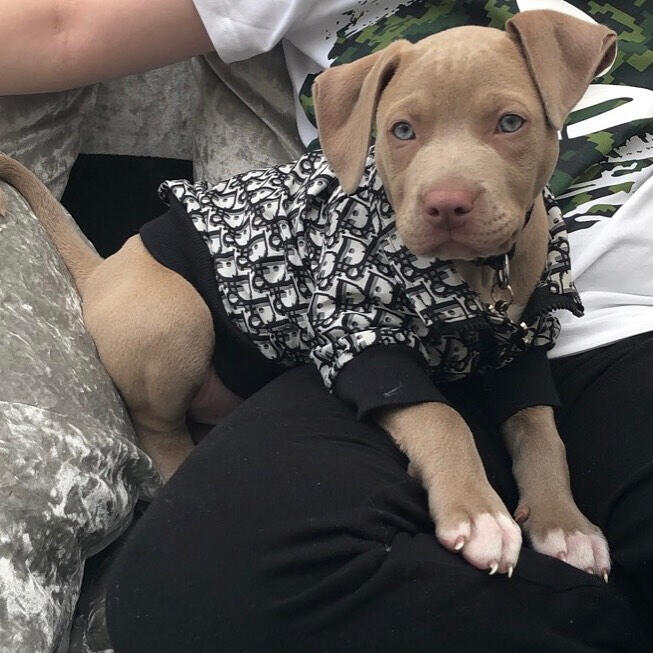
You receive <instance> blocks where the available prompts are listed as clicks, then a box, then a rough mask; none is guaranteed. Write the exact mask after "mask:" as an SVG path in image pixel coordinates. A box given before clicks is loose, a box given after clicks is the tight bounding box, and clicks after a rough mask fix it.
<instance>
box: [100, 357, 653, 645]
mask: <svg viewBox="0 0 653 653" xmlns="http://www.w3.org/2000/svg"><path fill="white" fill-rule="evenodd" d="M468 419H470V421H471V422H474V421H475V416H474V415H468ZM475 426H476V427H478V425H475ZM477 430H478V428H477ZM497 441H498V439H494V435H493V434H489V435H488V437H486V439H485V441H484V442H482V443H481V449H482V450H486V451H491V452H492V453H491V455H489V456H486V457H485V458H486V464H487V466H488V467H489V468H490V469H489V476H490V477H491V478H492V479H493V480H494V481H495V482H496V485H497V488H498V489H499V490H500V491H501V489H502V488H503V487H504V486H505V488H506V489H507V491H508V492H509V493H510V492H511V490H510V485H511V481H510V468H509V463H508V461H507V458H505V453H503V452H502V451H501V448H500V447H497V448H495V447H494V445H493V442H494V443H496V442H497ZM406 462H407V461H406V459H405V457H404V456H403V455H402V454H401V453H400V452H399V451H398V450H397V448H396V447H395V446H394V444H393V443H392V442H391V441H390V439H389V438H388V436H387V435H386V434H384V433H383V432H382V431H381V430H380V429H378V428H376V427H373V426H371V425H367V424H361V423H358V422H356V421H355V418H354V416H353V413H352V411H350V409H349V408H347V407H346V406H344V405H343V404H342V403H341V402H339V401H338V400H336V399H335V398H333V397H330V396H328V395H327V394H326V392H325V391H324V389H323V387H322V384H321V381H320V379H319V376H318V375H317V373H316V372H315V371H314V370H313V369H311V368H302V369H297V370H293V371H292V372H289V373H287V374H285V375H283V376H282V377H280V378H279V379H277V380H276V381H274V382H273V383H271V384H270V385H268V386H267V387H266V388H264V389H263V390H262V391H260V392H259V393H257V394H256V395H255V396H254V397H252V398H250V399H249V400H248V401H246V402H245V403H244V404H243V405H242V406H241V407H240V408H238V409H237V410H236V411H235V412H234V413H233V414H232V415H231V416H230V417H229V418H228V419H227V420H226V421H225V422H224V424H222V425H221V426H220V427H219V428H217V429H216V430H215V431H213V433H211V434H210V435H209V436H207V437H206V438H205V440H203V441H202V442H201V443H200V445H199V446H198V447H197V448H196V450H195V451H194V452H193V453H192V454H191V455H190V457H189V458H188V460H187V461H186V462H185V463H184V464H183V465H182V467H181V468H180V469H179V471H178V472H177V474H175V476H173V478H172V479H171V480H170V482H169V483H168V484H167V485H166V486H165V487H164V489H163V490H162V492H161V494H160V495H159V496H158V497H157V498H156V499H155V501H154V503H153V504H152V505H151V507H150V508H149V509H148V511H147V512H146V513H145V515H144V516H143V517H142V519H141V521H140V523H139V524H138V525H137V526H136V528H135V529H134V532H133V533H132V536H131V537H130V538H129V540H128V541H127V543H126V545H125V547H124V549H123V551H122V553H121V555H120V556H119V559H118V561H117V563H116V565H115V567H114V569H113V575H112V578H111V580H110V589H109V596H108V617H109V626H110V634H111V637H112V640H113V644H114V646H115V649H116V653H128V652H130V651H135V652H138V653H146V652H147V651H156V652H157V653H164V652H166V651H174V652H175V653H180V652H182V651H192V652H193V653H201V652H202V651H261V652H265V653H274V652H275V651H279V652H282V651H283V653H292V652H293V651H297V652H300V651H301V652H302V653H310V652H312V651H352V652H354V653H362V652H366V651H369V652H370V653H371V652H374V653H379V652H381V653H382V652H385V651H388V652H389V651H392V652H393V653H396V652H397V651H411V652H415V653H419V652H420V651H429V652H431V651H439V652H444V651H457V652H459V651H479V652H480V651H483V653H488V652H493V651H497V652H499V651H500V652H501V653H506V652H510V651H515V652H520V653H523V652H524V651H529V652H533V653H536V652H537V651H542V652H546V653H555V652H557V651H559V652H560V653H563V652H564V653H573V652H574V651H579V652H580V651H583V652H590V651H637V652H638V653H639V652H641V651H643V650H645V646H646V645H645V643H644V642H643V641H642V640H641V639H640V637H641V633H640V630H639V625H638V624H637V622H636V619H635V617H634V615H633V613H632V611H631V608H630V606H629V605H628V603H627V602H626V600H625V599H624V598H623V597H621V596H620V595H619V594H618V593H617V592H616V591H615V590H614V589H613V588H610V587H607V586H606V585H605V584H604V583H603V582H602V581H600V580H599V579H598V578H595V577H592V576H590V575H588V574H585V573H584V572H580V571H578V570H576V569H574V568H572V567H570V566H568V565H566V564H564V563H562V562H560V561H558V560H555V559H553V558H547V557H545V556H541V555H538V554H536V553H534V552H532V551H530V550H527V549H525V550H524V551H523V552H522V555H521V559H520V563H519V565H518V567H517V569H516V571H515V576H514V577H513V578H512V579H508V578H507V577H506V576H501V577H497V576H489V575H488V574H487V573H485V572H481V571H478V570H477V569H474V568H473V567H471V566H470V565H469V564H467V563H466V562H465V561H464V560H463V559H462V558H461V557H460V556H457V555H455V554H452V553H449V552H447V551H446V550H445V549H443V548H442V547H441V546H440V545H439V544H438V543H437V542H436V540H435V536H434V527H433V524H432V522H431V520H430V518H429V514H428V510H427V506H426V496H425V493H424V491H423V490H422V488H421V487H420V486H419V484H418V483H417V482H416V481H415V480H414V479H412V478H410V477H409V476H408V475H407V473H406Z"/></svg>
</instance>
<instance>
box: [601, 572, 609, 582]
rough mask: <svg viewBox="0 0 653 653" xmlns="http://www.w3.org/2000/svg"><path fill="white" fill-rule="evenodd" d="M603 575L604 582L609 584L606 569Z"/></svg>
mask: <svg viewBox="0 0 653 653" xmlns="http://www.w3.org/2000/svg"><path fill="white" fill-rule="evenodd" d="M602 575H603V580H604V581H605V582H606V583H607V582H608V570H607V569H604V570H603V574H602Z"/></svg>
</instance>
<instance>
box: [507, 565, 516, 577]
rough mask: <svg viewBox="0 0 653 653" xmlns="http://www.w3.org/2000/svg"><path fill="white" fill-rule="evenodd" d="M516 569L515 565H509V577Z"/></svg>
mask: <svg viewBox="0 0 653 653" xmlns="http://www.w3.org/2000/svg"><path fill="white" fill-rule="evenodd" d="M514 570H515V569H514V567H513V566H512V565H510V567H508V578H512V572H513V571H514Z"/></svg>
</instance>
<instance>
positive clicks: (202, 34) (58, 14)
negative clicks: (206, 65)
mask: <svg viewBox="0 0 653 653" xmlns="http://www.w3.org/2000/svg"><path fill="white" fill-rule="evenodd" d="M0 15H2V20H1V21H0V43H2V47H1V48H0V71H1V72H0V95H12V94H23V93H38V92H49V91H57V90H63V89H66V88H74V87H79V86H84V85H86V84H90V83H93V82H97V81H100V80H103V79H109V78H112V77H119V76H122V75H126V74H131V73H136V72H142V71H145V70H149V69H151V68H156V67H159V66H163V65H166V64H169V63H173V62H175V61H181V60H183V59H186V58H188V57H190V56H193V55H197V54H201V53H204V52H208V51H210V50H212V49H213V46H212V44H211V41H210V39H209V37H208V35H207V33H206V30H205V29H204V26H203V24H202V21H201V20H200V17H199V15H198V13H197V11H196V9H195V6H194V4H193V1H192V0H140V2H136V0H111V1H110V2H100V1H97V0H22V1H21V2H15V1H14V0H0Z"/></svg>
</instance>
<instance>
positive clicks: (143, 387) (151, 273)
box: [84, 236, 214, 480]
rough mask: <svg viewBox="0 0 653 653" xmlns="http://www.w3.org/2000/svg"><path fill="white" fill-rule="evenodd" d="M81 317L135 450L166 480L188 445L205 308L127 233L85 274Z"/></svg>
mask: <svg viewBox="0 0 653 653" xmlns="http://www.w3.org/2000/svg"><path fill="white" fill-rule="evenodd" d="M84 321H85V323H86V326H87V328H88V330H89V332H90V333H91V335H92V337H93V339H94V340H95V344H96V346H97V349H98V353H99V355H100V358H101V359H102V362H103V364H104V365H105V367H106V369H107V371H108V372H109V374H110V376H111V378H112V379H113V382H114V383H115V384H116V386H117V387H118V389H119V390H120V392H121V394H122V396H123V398H124V400H125V402H126V404H127V407H128V408H129V412H130V415H131V417H132V420H133V422H134V427H135V429H136V433H137V435H138V438H139V441H140V444H141V447H142V448H143V449H144V450H145V451H146V453H148V454H149V455H150V456H151V457H152V459H153V461H154V463H155V465H156V466H157V468H158V470H159V472H160V473H161V475H162V476H163V477H164V479H166V480H167V479H168V478H169V477H170V476H171V475H172V474H173V473H174V472H175V471H176V469H177V467H179V465H180V464H181V463H182V461H183V460H184V459H185V457H186V456H187V455H188V454H189V453H190V451H191V449H192V446H193V444H192V440H191V438H190V434H189V432H188V429H187V427H186V423H185V417H186V412H187V410H188V407H189V405H190V403H191V400H192V398H193V397H194V396H195V394H196V393H197V392H198V390H199V389H200V387H201V385H202V382H203V381H204V379H205V378H206V375H207V370H208V368H209V365H210V361H211V356H212V353H213V346H214V334H213V322H212V319H211V314H210V312H209V309H208V307H207V306H206V304H205V303H204V301H203V300H202V298H201V297H200V295H199V294H198V293H197V291H196V290H195V289H194V288H193V286H192V285H191V284H190V283H188V282H187V281H186V280H185V279H184V278H183V277H181V276H180V275H178V274H177V273H175V272H172V271H171V270H169V269H168V268H165V267H164V266H162V265H160V264H159V263H158V262H157V261H155V260H154V259H153V258H152V257H151V256H150V254H149V253H148V252H147V250H146V249H145V247H144V246H143V244H142V242H141V240H140V238H139V237H138V236H134V237H133V238H131V239H129V240H128V241H127V242H126V243H125V245H124V246H123V248H122V249H121V250H120V251H119V252H117V253H116V254H114V255H113V256H111V257H109V258H108V259H106V260H105V261H104V262H103V263H102V264H101V265H100V266H98V268H97V269H96V270H95V271H94V272H93V274H92V275H91V276H90V277H89V279H88V281H87V283H86V287H85V292H84Z"/></svg>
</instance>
